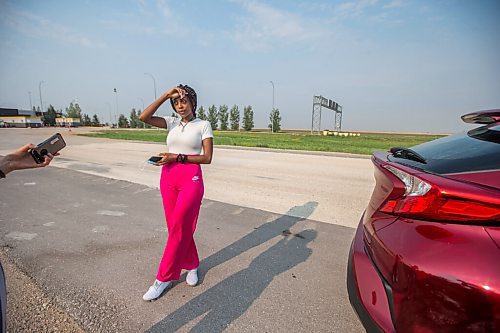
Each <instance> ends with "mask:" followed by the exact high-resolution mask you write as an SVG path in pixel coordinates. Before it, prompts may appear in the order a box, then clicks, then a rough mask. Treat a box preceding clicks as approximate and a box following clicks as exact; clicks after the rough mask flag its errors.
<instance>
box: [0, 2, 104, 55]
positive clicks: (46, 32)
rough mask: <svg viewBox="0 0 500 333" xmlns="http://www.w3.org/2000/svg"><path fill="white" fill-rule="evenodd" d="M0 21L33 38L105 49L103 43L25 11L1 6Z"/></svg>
mask: <svg viewBox="0 0 500 333" xmlns="http://www.w3.org/2000/svg"><path fill="white" fill-rule="evenodd" d="M1 9H2V10H0V19H1V20H2V21H3V22H4V23H5V24H6V25H8V26H10V27H12V28H13V29H15V30H17V31H19V32H21V33H23V34H25V35H28V36H33V37H44V38H48V39H52V40H55V41H57V42H59V43H69V44H75V45H80V46H82V47H86V48H103V47H106V44H105V43H104V42H101V41H98V40H94V39H92V38H90V37H89V36H86V35H85V34H82V33H78V32H75V31H73V30H71V29H69V28H68V27H66V26H63V25H61V24H57V23H54V22H52V21H50V20H48V19H46V18H44V17H41V16H38V15H34V14H32V13H29V12H26V11H18V10H15V9H13V8H10V7H8V6H2V8H1Z"/></svg>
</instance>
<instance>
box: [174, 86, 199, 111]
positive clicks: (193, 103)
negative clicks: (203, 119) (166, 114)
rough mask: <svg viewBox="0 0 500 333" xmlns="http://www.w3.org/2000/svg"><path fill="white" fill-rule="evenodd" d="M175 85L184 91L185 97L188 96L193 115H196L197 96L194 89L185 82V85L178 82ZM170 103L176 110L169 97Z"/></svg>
mask: <svg viewBox="0 0 500 333" xmlns="http://www.w3.org/2000/svg"><path fill="white" fill-rule="evenodd" d="M177 87H178V88H181V89H182V90H184V91H185V92H186V97H187V98H188V100H189V102H190V103H191V106H192V107H193V110H192V111H193V115H194V116H195V117H196V107H197V104H198V98H197V96H196V91H194V89H193V88H191V87H190V86H188V85H187V84H186V85H183V84H179V85H178V86H177ZM170 105H172V108H173V109H174V111H176V110H175V106H174V100H173V99H170ZM176 112H177V111H176Z"/></svg>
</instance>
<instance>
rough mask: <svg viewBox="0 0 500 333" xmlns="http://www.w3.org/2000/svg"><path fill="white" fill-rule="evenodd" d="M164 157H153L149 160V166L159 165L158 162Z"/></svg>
mask: <svg viewBox="0 0 500 333" xmlns="http://www.w3.org/2000/svg"><path fill="white" fill-rule="evenodd" d="M162 158H163V157H162V156H151V157H150V158H149V160H148V163H149V164H153V165H157V163H158V162H160V160H161V159H162Z"/></svg>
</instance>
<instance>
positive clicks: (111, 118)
mask: <svg viewBox="0 0 500 333" xmlns="http://www.w3.org/2000/svg"><path fill="white" fill-rule="evenodd" d="M106 104H108V109H109V124H110V125H111V126H112V125H113V117H112V116H111V104H109V102H106Z"/></svg>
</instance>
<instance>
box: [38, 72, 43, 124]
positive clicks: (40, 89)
mask: <svg viewBox="0 0 500 333" xmlns="http://www.w3.org/2000/svg"><path fill="white" fill-rule="evenodd" d="M42 83H45V81H43V80H42V81H40V83H39V84H38V92H39V93H40V111H42V117H43V99H42Z"/></svg>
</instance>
